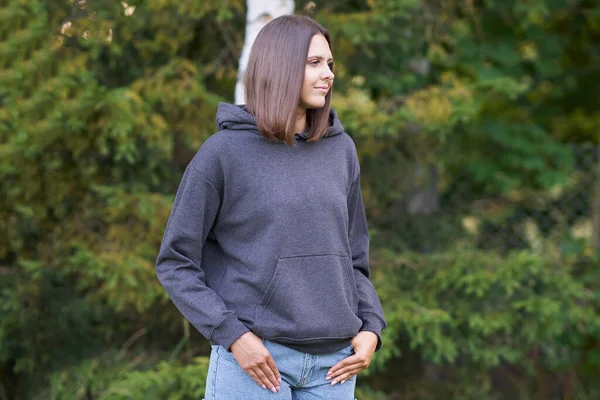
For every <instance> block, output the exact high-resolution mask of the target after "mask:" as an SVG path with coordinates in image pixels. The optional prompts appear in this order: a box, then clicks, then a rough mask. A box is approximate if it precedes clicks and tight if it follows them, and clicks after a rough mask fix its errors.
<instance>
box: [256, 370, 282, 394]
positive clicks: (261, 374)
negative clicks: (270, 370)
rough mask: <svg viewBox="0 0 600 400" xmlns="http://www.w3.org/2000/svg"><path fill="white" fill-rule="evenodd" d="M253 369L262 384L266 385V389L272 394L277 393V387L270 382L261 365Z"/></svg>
mask: <svg viewBox="0 0 600 400" xmlns="http://www.w3.org/2000/svg"><path fill="white" fill-rule="evenodd" d="M252 369H253V370H254V372H255V373H256V375H257V376H258V378H259V379H260V381H261V382H262V384H263V385H265V389H269V390H270V391H271V392H273V393H277V390H276V389H275V386H274V385H273V384H272V383H271V382H270V381H269V378H268V377H267V375H266V374H265V373H264V371H263V369H262V367H261V366H260V365H257V366H256V367H254V368H252Z"/></svg>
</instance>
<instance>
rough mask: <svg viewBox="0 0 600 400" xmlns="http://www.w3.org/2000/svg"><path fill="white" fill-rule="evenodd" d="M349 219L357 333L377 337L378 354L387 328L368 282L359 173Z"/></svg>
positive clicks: (366, 249) (350, 200) (367, 241)
mask: <svg viewBox="0 0 600 400" xmlns="http://www.w3.org/2000/svg"><path fill="white" fill-rule="evenodd" d="M348 216H349V225H348V238H349V240H350V247H351V250H352V264H353V266H354V276H355V279H356V286H357V289H358V317H359V318H360V319H361V320H362V322H363V324H362V327H361V328H360V330H361V331H371V332H373V333H375V334H376V335H377V337H378V339H379V340H378V341H377V347H376V349H375V351H377V350H379V349H380V348H381V331H382V330H383V329H384V328H385V327H386V322H385V317H384V315H383V308H382V307H381V302H380V301H379V297H378V296H377V293H376V292H375V288H374V287H373V284H372V283H371V281H370V280H369V232H368V227H367V218H366V215H365V207H364V204H363V199H362V193H361V190H360V172H358V174H357V176H356V178H355V179H354V181H353V182H352V186H351V188H350V194H349V196H348Z"/></svg>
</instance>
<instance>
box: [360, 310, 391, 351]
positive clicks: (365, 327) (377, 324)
mask: <svg viewBox="0 0 600 400" xmlns="http://www.w3.org/2000/svg"><path fill="white" fill-rule="evenodd" d="M360 319H361V320H362V321H363V324H362V327H361V328H360V330H359V331H369V332H373V333H374V334H376V335H377V347H375V351H378V350H379V349H380V348H381V331H382V330H383V329H384V328H385V326H386V325H385V322H383V321H382V320H381V318H379V316H378V315H376V314H372V313H365V314H363V315H361V317H360Z"/></svg>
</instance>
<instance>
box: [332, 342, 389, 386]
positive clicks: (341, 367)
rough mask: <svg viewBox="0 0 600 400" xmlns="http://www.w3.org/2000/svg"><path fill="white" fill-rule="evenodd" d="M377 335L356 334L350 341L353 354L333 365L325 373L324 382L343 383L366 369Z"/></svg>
mask: <svg viewBox="0 0 600 400" xmlns="http://www.w3.org/2000/svg"><path fill="white" fill-rule="evenodd" d="M377 341H378V338H377V335H376V334H374V333H373V332H369V331H361V332H358V335H356V336H354V338H353V339H352V340H351V342H352V347H354V354H353V355H351V356H350V357H346V358H344V359H343V360H342V361H340V362H339V363H337V364H335V365H334V366H333V367H331V368H330V369H329V371H328V372H327V377H326V378H325V379H326V380H329V379H332V381H331V384H332V385H335V384H336V383H338V382H339V383H344V382H346V381H347V380H348V379H350V378H351V377H353V376H354V375H356V374H358V373H359V372H361V371H364V370H365V369H367V367H368V366H369V364H371V359H372V358H373V353H375V347H377Z"/></svg>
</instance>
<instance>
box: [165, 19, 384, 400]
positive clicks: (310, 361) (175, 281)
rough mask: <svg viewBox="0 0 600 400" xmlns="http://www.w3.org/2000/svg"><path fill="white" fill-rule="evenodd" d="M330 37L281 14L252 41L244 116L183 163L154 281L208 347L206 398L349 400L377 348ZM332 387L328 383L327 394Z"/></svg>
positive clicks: (225, 116) (353, 168)
mask: <svg viewBox="0 0 600 400" xmlns="http://www.w3.org/2000/svg"><path fill="white" fill-rule="evenodd" d="M333 78H334V75H333V59H332V55H331V46H330V39H329V34H328V32H327V31H326V30H325V29H324V28H323V27H322V26H321V25H319V24H318V23H317V22H315V21H313V20H312V19H310V18H308V17H302V16H293V15H286V16H282V17H279V18H276V19H274V20H272V21H271V22H269V23H268V24H267V25H266V26H265V27H264V28H263V29H262V30H261V32H260V33H259V34H258V36H257V38H256V41H255V43H254V46H253V47H252V51H251V55H250V58H249V62H248V68H247V75H246V99H247V104H246V105H245V106H235V105H231V104H227V103H221V104H219V108H218V111H217V126H218V129H219V131H218V132H217V133H216V134H214V135H212V136H211V137H210V138H208V139H207V140H206V141H205V142H204V144H203V145H202V146H201V148H200V149H199V150H198V152H197V154H196V156H195V157H194V159H193V160H192V161H191V162H190V164H189V165H188V167H187V169H186V171H185V173H184V175H183V178H182V181H181V184H180V187H179V189H178V191H177V196H176V198H175V202H174V205H173V209H172V211H171V216H170V218H169V221H168V223H167V227H166V231H165V235H164V238H163V242H162V245H161V249H160V253H159V255H158V260H157V266H156V268H157V275H158V278H159V280H160V282H161V283H162V285H163V286H164V287H165V289H166V290H167V292H168V293H169V296H170V297H171V299H172V300H173V302H174V303H175V305H176V306H177V307H178V309H179V310H180V311H181V313H182V314H183V315H184V316H185V317H186V318H187V319H188V320H189V321H190V322H191V323H192V324H193V325H194V326H195V327H196V328H197V329H198V330H199V331H200V333H202V334H203V335H204V336H205V337H206V338H208V339H209V340H210V342H211V344H212V353H211V356H210V366H209V372H208V378H207V385H206V399H207V400H211V399H220V400H221V399H224V400H228V399H236V400H237V399H267V398H274V399H275V398H281V399H314V398H324V399H333V400H335V399H353V398H354V397H353V394H354V387H355V382H356V378H355V377H356V374H357V373H359V372H360V371H362V370H364V369H365V368H366V367H367V366H368V365H369V362H370V361H371V358H372V356H373V353H374V352H375V351H376V350H378V349H379V348H380V347H381V330H382V329H383V328H385V321H384V316H383V311H382V308H381V304H380V302H379V299H378V298H377V294H376V293H375V290H374V288H373V285H372V284H371V282H370V281H369V266H368V261H369V260H368V256H369V237H368V232H367V223H366V218H365V214H364V206H363V202H362V196H361V192H360V171H359V164H358V159H357V155H356V148H355V146H354V142H353V141H352V139H351V138H350V137H349V136H348V135H347V134H346V133H345V132H344V130H343V127H342V125H341V124H340V122H339V120H338V118H337V115H336V113H335V112H334V111H333V110H331V109H330V102H331V86H332V84H333ZM338 383H339V384H338Z"/></svg>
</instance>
